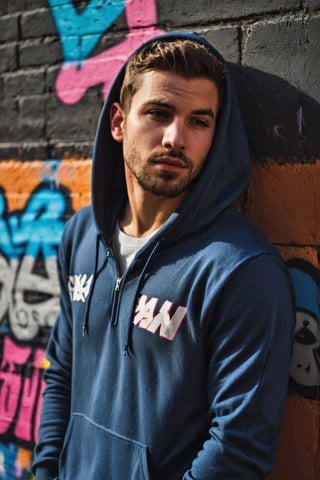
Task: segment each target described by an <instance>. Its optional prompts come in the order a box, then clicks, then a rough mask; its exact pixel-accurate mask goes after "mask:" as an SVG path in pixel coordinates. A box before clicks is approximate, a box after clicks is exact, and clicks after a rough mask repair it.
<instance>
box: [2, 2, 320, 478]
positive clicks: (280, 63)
mask: <svg viewBox="0 0 320 480" xmlns="http://www.w3.org/2000/svg"><path fill="white" fill-rule="evenodd" d="M319 22H320V1H319V0H305V1H304V2H301V1H299V0H277V1H276V0H271V1H270V0H269V1H267V0H258V1H255V2H252V1H244V0H237V1H234V0H232V1H231V0H228V1H224V0H218V1H214V2H213V1H211V0H209V1H208V0H199V1H198V2H197V5H196V6H195V5H194V3H192V4H191V2H188V1H187V2H186V1H182V0H166V1H155V0H131V1H126V2H125V1H124V0H120V1H118V2H107V1H106V0H99V1H98V2H97V1H96V0H1V1H0V272H1V275H0V279H1V280H0V412H1V415H0V478H5V479H8V480H13V479H24V480H27V479H28V480H29V479H30V478H31V474H30V462H31V459H32V447H33V445H34V442H35V440H36V435H37V425H38V419H39V411H40V406H41V391H42V388H43V383H42V377H41V375H42V372H43V370H44V369H45V368H46V363H45V362H44V349H45V346H46V340H47V338H48V335H49V332H50V329H51V326H52V324H53V322H54V320H55V317H56V314H57V312H58V308H59V303H58V298H59V288H58V281H57V270H56V254H57V248H58V245H59V241H60V238H61V234H62V230H63V227H64V225H65V222H66V221H67V219H68V218H69V217H70V215H72V213H73V212H74V211H76V210H78V209H79V208H81V207H82V206H84V205H88V204H89V203H90V167H91V154H92V144H93V139H94V134H95V130H96V124H97V121H98V117H99V113H100V110H101V107H102V104H103V100H104V98H105V96H106V95H107V92H108V89H109V87H110V82H111V80H112V79H113V76H114V74H115V72H116V71H117V70H118V68H120V66H121V64H122V62H123V61H124V60H125V58H126V57H127V55H128V54H129V53H130V52H131V51H132V50H133V49H134V48H135V47H136V45H137V44H140V43H141V41H143V40H145V39H147V38H149V37H150V36H151V35H153V34H154V33H155V32H162V31H171V30H176V29H178V30H185V29H190V30H195V31H198V32H199V33H201V34H203V35H204V36H205V37H206V38H208V40H209V41H210V42H212V43H213V44H214V45H216V47H217V48H218V49H219V50H220V51H221V52H222V53H223V55H224V56H225V58H226V59H227V60H228V62H230V63H229V68H230V69H231V70H232V73H233V75H234V79H235V86H236V89H237V92H238V95H239V103H240V107H241V111H242V116H243V120H244V124H245V127H246V130H247V133H248V140H249V146H250V150H251V153H252V158H253V174H252V181H251V183H250V186H249V188H248V191H247V192H246V194H245V195H244V196H243V198H242V199H241V201H240V202H239V206H240V208H241V210H242V211H243V213H244V214H245V215H246V216H248V218H250V219H251V220H252V221H253V223H255V224H256V225H257V227H258V228H259V229H260V230H262V231H263V232H264V233H265V234H266V235H267V237H268V238H269V239H270V240H271V241H272V242H273V243H274V244H275V245H276V247H277V248H278V249H279V251H280V253H281V255H282V256H283V258H284V260H285V261H286V262H287V265H288V268H289V272H290V275H291V278H292V280H293V286H294V288H295V292H296V309H297V323H296V327H295V343H294V347H293V357H292V365H291V371H290V379H289V395H288V399H287V404H286V407H285V413H284V418H283V423H282V427H281V437H280V442H279V446H278V452H277V462H276V467H275V470H274V472H273V474H272V475H271V476H270V480H306V479H308V480H320V473H319V472H320V445H319V438H320V437H319V416H320V355H319V352H320V330H319V325H320V311H319V302H318V292H319V283H320V282H319V269H320V266H319V262H320V226H319V218H320V215H319V214H320V212H319V208H320V207H319V206H320V198H319V195H320V193H319V191H320V190H319V185H320V136H319V122H320V105H319V101H320V87H319V71H320V64H319V54H318V52H319V48H320V45H319V41H320V40H319V38H320V37H319V35H318V31H319V27H320V24H319ZM26 286H27V287H28V288H27V289H26ZM306 337H307V339H308V341H305V339H306ZM16 369H17V370H16ZM17 371H18V372H19V373H17ZM4 389H6V392H7V394H8V397H6V398H9V401H8V402H4V395H3V394H2V393H3V392H4ZM17 393H18V394H17ZM3 412H4V413H3Z"/></svg>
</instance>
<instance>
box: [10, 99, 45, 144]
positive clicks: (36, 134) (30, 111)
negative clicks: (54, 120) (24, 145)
mask: <svg viewBox="0 0 320 480" xmlns="http://www.w3.org/2000/svg"><path fill="white" fill-rule="evenodd" d="M18 106H19V120H18V125H17V128H18V129H20V130H23V132H24V138H27V139H28V141H34V140H38V141H41V140H43V141H44V131H45V123H46V115H45V113H46V97H45V96H43V95H40V96H32V97H22V98H20V99H19V102H18Z"/></svg>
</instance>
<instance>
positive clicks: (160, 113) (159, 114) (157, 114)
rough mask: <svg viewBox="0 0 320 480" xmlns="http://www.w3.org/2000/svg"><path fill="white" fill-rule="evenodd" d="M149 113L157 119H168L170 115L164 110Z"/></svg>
mask: <svg viewBox="0 0 320 480" xmlns="http://www.w3.org/2000/svg"><path fill="white" fill-rule="evenodd" d="M147 113H148V115H150V117H152V118H155V119H161V118H168V114H167V113H166V112H164V111H163V110H149V111H148V112H147Z"/></svg>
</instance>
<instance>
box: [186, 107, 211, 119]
mask: <svg viewBox="0 0 320 480" xmlns="http://www.w3.org/2000/svg"><path fill="white" fill-rule="evenodd" d="M191 113H192V114H193V115H208V116H209V117H211V118H214V112H213V110H211V108H202V109H200V110H192V112H191Z"/></svg>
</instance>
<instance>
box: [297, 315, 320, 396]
mask: <svg viewBox="0 0 320 480" xmlns="http://www.w3.org/2000/svg"><path fill="white" fill-rule="evenodd" d="M319 374H320V331H319V327H318V323H317V320H316V319H315V318H314V316H313V315H312V314H310V313H308V312H303V311H297V313H296V326H295V331H294V347H293V356H292V362H291V369H290V375H291V377H292V378H293V380H295V381H296V382H297V383H298V384H300V385H305V386H306V387H312V386H314V385H317V384H318V383H319Z"/></svg>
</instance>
